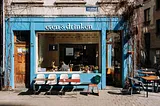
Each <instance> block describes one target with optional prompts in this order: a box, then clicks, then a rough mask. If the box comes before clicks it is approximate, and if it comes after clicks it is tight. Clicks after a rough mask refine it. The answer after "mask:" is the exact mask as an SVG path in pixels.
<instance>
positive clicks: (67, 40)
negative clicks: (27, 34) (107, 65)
mask: <svg viewBox="0 0 160 106" xmlns="http://www.w3.org/2000/svg"><path fill="white" fill-rule="evenodd" d="M99 44H100V33H99V32H54V33H38V34H37V72H59V71H62V70H61V67H62V64H61V63H62V62H64V63H65V65H68V66H69V70H66V71H82V72H88V71H89V72H94V68H98V69H99V66H100V62H99V61H100V59H99V50H100V47H99V46H100V45H99ZM87 69H88V71H87Z"/></svg>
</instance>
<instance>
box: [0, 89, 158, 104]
mask: <svg viewBox="0 0 160 106" xmlns="http://www.w3.org/2000/svg"><path fill="white" fill-rule="evenodd" d="M108 92H112V93H108ZM42 93H43V92H42ZM42 93H41V94H39V95H33V94H25V91H19V92H17V91H0V106H159V105H160V93H152V92H149V97H148V98H146V97H144V94H145V92H144V91H142V92H141V94H133V95H122V94H120V90H119V89H118V90H101V91H100V96H96V95H92V94H91V95H88V96H87V95H83V94H81V93H80V92H78V93H77V95H71V94H73V92H69V93H67V94H66V95H62V96H61V95H44V94H42Z"/></svg>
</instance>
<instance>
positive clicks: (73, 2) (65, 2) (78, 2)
mask: <svg viewBox="0 0 160 106" xmlns="http://www.w3.org/2000/svg"><path fill="white" fill-rule="evenodd" d="M55 4H86V2H85V1H55Z"/></svg>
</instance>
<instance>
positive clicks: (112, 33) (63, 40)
mask: <svg viewBox="0 0 160 106" xmlns="http://www.w3.org/2000/svg"><path fill="white" fill-rule="evenodd" d="M118 3H119V1H118V0H117V1H112V2H111V1H107V2H104V1H97V0H52V1H51V0H8V1H6V6H7V7H6V17H5V22H6V24H5V25H6V27H5V28H6V30H5V31H6V36H5V38H6V45H5V50H6V54H5V55H6V62H5V86H6V87H11V88H12V89H15V88H18V87H27V88H32V85H33V83H34V78H35V77H36V75H37V74H39V73H41V74H45V76H46V77H48V75H49V74H52V73H54V74H56V75H57V77H59V76H60V75H61V74H62V73H67V74H68V75H69V77H71V75H72V74H74V73H78V74H80V76H81V82H92V78H93V77H94V76H95V75H99V76H101V82H100V83H99V84H98V86H99V88H101V89H105V87H106V82H108V81H109V80H108V77H107V74H109V72H108V69H113V70H112V71H111V73H112V75H111V76H112V77H113V78H112V80H113V82H114V83H116V82H119V83H117V85H118V84H119V85H123V84H124V82H125V79H126V76H127V72H128V64H129V63H128V58H129V55H128V54H127V53H128V52H127V51H128V50H129V48H128V43H127V41H126V35H127V34H126V33H127V32H126V31H127V29H126V27H125V23H124V21H123V20H122V18H121V17H120V14H121V11H115V9H113V7H116V4H118ZM115 13H116V14H115ZM113 41H114V42H113ZM61 61H64V62H65V63H66V64H67V65H69V66H70V70H68V71H61V70H60V69H59V66H60V63H61ZM53 63H54V65H55V66H56V67H57V68H56V69H54V67H53ZM95 66H98V67H99V69H98V70H99V71H98V72H94V71H93V69H92V67H95ZM88 68H89V70H88ZM113 73H114V74H113ZM82 87H83V86H82ZM83 88H84V87H83Z"/></svg>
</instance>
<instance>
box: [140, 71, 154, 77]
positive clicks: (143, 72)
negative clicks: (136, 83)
mask: <svg viewBox="0 0 160 106" xmlns="http://www.w3.org/2000/svg"><path fill="white" fill-rule="evenodd" d="M139 73H141V74H145V76H146V75H155V74H156V73H155V72H152V71H142V72H139Z"/></svg>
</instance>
